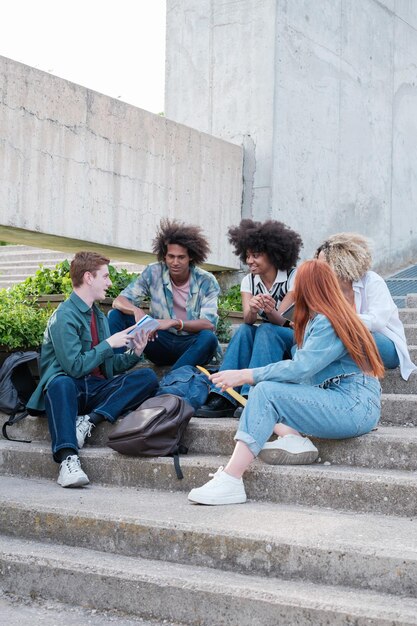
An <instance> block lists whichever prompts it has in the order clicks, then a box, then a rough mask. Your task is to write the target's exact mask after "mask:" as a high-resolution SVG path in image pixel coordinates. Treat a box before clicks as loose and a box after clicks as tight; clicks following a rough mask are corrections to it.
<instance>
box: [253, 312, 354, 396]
mask: <svg viewBox="0 0 417 626" xmlns="http://www.w3.org/2000/svg"><path fill="white" fill-rule="evenodd" d="M252 372H253V379H254V383H255V384H257V383H259V382H261V381H264V380H270V381H276V382H288V383H304V384H310V385H321V384H322V383H324V382H325V381H327V380H329V379H330V378H335V377H338V376H346V375H349V374H357V373H360V374H363V372H362V370H361V369H360V367H359V366H358V365H357V364H356V363H355V361H354V360H353V359H352V357H351V356H350V355H349V353H348V351H347V350H346V348H345V346H344V345H343V343H342V342H341V340H340V339H339V337H338V336H337V335H336V333H335V331H334V329H333V326H332V325H331V323H330V322H329V320H328V319H327V317H325V316H324V315H321V314H317V315H316V316H315V317H314V318H313V319H312V320H311V321H310V322H308V324H307V326H306V331H305V335H304V341H303V346H302V348H300V349H299V350H297V351H296V352H295V354H294V357H293V359H292V360H287V361H280V362H278V363H272V364H271V365H267V366H265V367H257V368H255V369H254V370H252Z"/></svg>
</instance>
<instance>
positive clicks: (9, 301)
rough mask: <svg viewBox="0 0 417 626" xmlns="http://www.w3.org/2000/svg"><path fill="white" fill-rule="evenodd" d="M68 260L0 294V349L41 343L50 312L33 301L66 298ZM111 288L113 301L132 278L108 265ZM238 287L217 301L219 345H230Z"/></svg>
mask: <svg viewBox="0 0 417 626" xmlns="http://www.w3.org/2000/svg"><path fill="white" fill-rule="evenodd" d="M69 268H70V263H69V261H68V260H65V261H62V262H61V263H58V264H57V265H56V266H55V268H54V269H49V268H47V267H43V266H41V267H40V268H39V269H38V270H37V272H36V273H35V275H34V276H29V277H28V278H26V280H24V281H23V282H22V283H19V284H18V285H15V286H14V287H12V288H11V289H9V290H6V289H2V290H0V345H3V346H7V347H8V348H10V349H15V348H24V349H27V348H36V347H38V346H39V345H40V344H41V343H42V337H43V333H44V331H45V328H46V324H47V321H48V319H49V317H50V315H51V313H52V311H53V309H52V308H40V307H39V306H38V305H37V303H36V298H38V297H39V296H43V295H57V294H63V295H64V296H66V297H68V296H69V295H70V293H71V291H72V283H71V278H70V275H69ZM109 273H110V279H111V281H112V286H111V287H110V289H109V290H108V291H107V295H108V296H109V297H111V298H116V296H118V295H119V293H120V292H121V291H122V290H123V289H124V288H125V287H127V285H128V284H129V283H130V282H131V281H132V280H133V279H134V278H135V277H136V274H131V273H129V272H128V271H127V270H125V269H122V270H118V269H116V268H115V267H114V266H113V265H109ZM241 310H242V300H241V295H240V285H234V286H233V287H230V289H228V290H227V291H226V292H225V293H224V294H221V295H220V297H219V322H218V325H217V336H218V338H219V341H220V342H221V343H227V342H228V341H230V336H231V327H232V324H231V322H230V321H229V320H228V319H227V315H228V312H229V311H241Z"/></svg>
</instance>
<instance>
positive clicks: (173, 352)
mask: <svg viewBox="0 0 417 626" xmlns="http://www.w3.org/2000/svg"><path fill="white" fill-rule="evenodd" d="M152 250H153V252H154V253H155V254H156V256H157V259H158V260H157V262H156V263H151V264H150V265H148V266H147V267H146V268H145V269H144V270H143V272H142V274H140V276H138V277H137V278H136V279H135V280H134V281H133V282H131V283H130V285H128V287H126V289H124V290H123V291H122V292H121V293H120V295H119V296H118V297H117V298H116V299H115V300H114V302H113V310H112V311H110V313H109V325H110V329H111V332H113V333H114V332H117V331H120V330H122V329H124V328H127V327H129V326H132V324H134V323H135V322H138V321H139V320H140V319H141V318H142V317H143V316H144V315H145V312H144V311H143V310H142V309H141V308H140V307H141V304H142V303H143V301H144V300H149V306H150V315H151V316H152V317H154V318H155V319H156V320H157V321H158V323H159V327H158V329H157V331H156V334H155V335H154V337H153V340H152V341H149V343H148V344H147V346H146V348H145V350H144V354H145V355H146V357H147V358H148V359H149V360H150V361H152V362H153V363H155V364H156V365H172V369H176V368H178V367H181V366H183V365H198V364H204V363H208V362H209V361H210V360H211V359H212V357H213V356H214V354H215V353H216V351H217V350H218V345H219V344H218V341H217V337H216V335H215V329H216V326H217V320H218V315H217V298H218V295H219V291H220V288H219V285H218V283H217V280H216V279H215V277H214V276H213V274H210V273H209V272H206V271H205V270H203V269H201V268H200V267H197V266H198V265H200V264H201V263H204V261H205V260H206V258H207V255H208V253H209V251H210V248H209V245H208V242H207V239H206V238H205V237H204V236H203V234H202V231H201V228H200V227H199V226H192V225H186V224H183V223H182V222H178V221H176V220H172V221H170V220H168V219H164V220H161V223H160V226H159V228H158V230H157V233H156V236H155V239H154V240H153V242H152Z"/></svg>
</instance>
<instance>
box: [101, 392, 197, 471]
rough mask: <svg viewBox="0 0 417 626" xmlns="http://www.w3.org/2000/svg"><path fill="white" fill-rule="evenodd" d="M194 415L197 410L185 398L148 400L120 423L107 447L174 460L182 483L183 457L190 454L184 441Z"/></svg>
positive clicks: (133, 453)
mask: <svg viewBox="0 0 417 626" xmlns="http://www.w3.org/2000/svg"><path fill="white" fill-rule="evenodd" d="M193 413H194V410H193V407H192V406H191V404H189V403H188V402H187V401H186V400H184V398H180V397H178V396H174V395H172V394H163V395H161V396H158V397H156V398H148V400H145V402H143V403H142V404H141V405H140V406H139V407H138V408H137V409H136V411H131V412H130V413H128V414H127V415H126V417H124V418H122V419H121V420H119V422H118V423H117V424H116V426H115V427H114V429H113V430H112V432H111V433H110V435H109V440H108V442H107V445H108V446H109V447H110V448H113V450H116V452H120V454H128V455H130V456H172V457H173V458H174V467H175V472H176V474H177V477H178V478H180V479H181V478H183V473H182V471H181V467H180V462H179V454H187V451H188V448H187V447H186V446H184V445H183V443H182V442H181V439H182V437H183V435H184V432H185V429H186V428H187V425H188V422H189V421H190V419H191V416H192V415H193Z"/></svg>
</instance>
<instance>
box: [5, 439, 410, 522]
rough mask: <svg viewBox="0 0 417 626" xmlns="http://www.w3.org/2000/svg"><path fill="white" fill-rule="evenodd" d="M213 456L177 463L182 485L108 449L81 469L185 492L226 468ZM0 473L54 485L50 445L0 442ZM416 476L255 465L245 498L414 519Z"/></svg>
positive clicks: (160, 461)
mask: <svg viewBox="0 0 417 626" xmlns="http://www.w3.org/2000/svg"><path fill="white" fill-rule="evenodd" d="M227 458H228V457H225V456H220V455H218V454H217V453H216V452H215V453H211V454H210V455H207V456H204V455H190V456H182V457H181V467H182V469H183V472H184V480H178V479H177V477H176V475H175V471H174V464H173V461H172V459H170V458H169V457H156V458H140V457H127V456H124V455H120V454H118V453H117V452H114V451H112V450H110V449H104V448H93V447H91V448H90V449H88V448H85V449H83V450H82V451H81V460H82V465H83V468H84V469H85V471H86V473H87V475H88V476H89V478H90V481H91V486H90V487H89V488H88V489H93V488H94V486H95V485H109V486H120V487H144V488H147V489H161V488H163V489H164V490H168V491H184V492H187V491H188V490H189V489H192V488H193V487H198V486H200V485H202V484H204V483H205V482H207V480H208V475H209V473H211V472H214V471H216V470H217V468H218V467H219V466H221V465H225V464H226V462H227ZM0 472H1V473H2V474H4V475H9V476H19V477H27V478H33V477H34V478H42V479H44V478H45V479H48V480H53V481H56V478H57V474H58V466H57V464H56V463H54V462H53V461H52V460H51V456H50V449H49V445H48V444H46V445H43V444H40V443H36V442H32V443H31V444H30V445H29V444H24V443H15V442H7V443H6V442H4V441H0ZM416 476H417V474H416V472H410V471H404V470H389V469H373V468H363V467H357V466H354V467H349V466H346V465H331V464H330V465H324V464H313V465H305V466H271V465H266V464H263V463H262V462H261V461H255V462H254V463H253V465H252V466H251V468H250V469H249V471H248V472H247V474H246V476H245V486H246V491H247V494H248V497H249V498H250V499H254V500H257V501H262V502H268V501H270V502H276V503H287V504H302V505H306V506H318V507H331V508H335V509H339V510H347V511H357V512H367V513H383V514H386V515H400V516H414V515H417V481H416Z"/></svg>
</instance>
